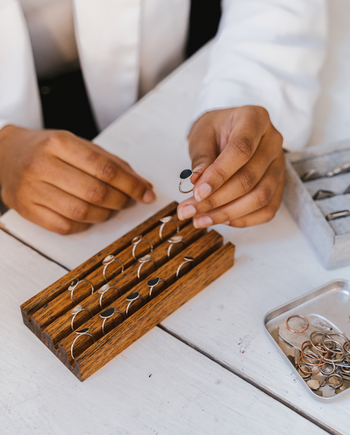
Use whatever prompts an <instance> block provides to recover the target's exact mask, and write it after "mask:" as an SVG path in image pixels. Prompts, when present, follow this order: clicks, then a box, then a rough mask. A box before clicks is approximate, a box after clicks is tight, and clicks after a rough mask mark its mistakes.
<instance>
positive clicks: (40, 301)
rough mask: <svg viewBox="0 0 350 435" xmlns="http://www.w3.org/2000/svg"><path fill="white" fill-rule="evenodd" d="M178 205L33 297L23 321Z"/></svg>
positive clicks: (137, 228) (169, 208)
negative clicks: (74, 280)
mask: <svg viewBox="0 0 350 435" xmlns="http://www.w3.org/2000/svg"><path fill="white" fill-rule="evenodd" d="M176 207H177V203H176V202H173V203H171V204H169V205H167V206H166V207H164V208H162V210H160V211H159V212H158V213H156V214H155V215H153V216H151V217H150V218H149V219H147V220H146V221H145V222H143V223H141V224H140V225H138V226H137V227H136V228H134V229H132V230H131V231H129V232H128V233H127V234H125V235H124V236H123V237H121V238H120V239H118V240H117V241H115V242H114V243H112V244H110V245H109V246H107V247H106V248H104V249H102V250H101V251H100V252H98V253H97V254H95V255H94V256H93V257H91V258H89V259H88V260H86V261H85V262H84V263H82V264H81V265H80V266H78V267H77V268H75V269H74V270H72V271H71V272H69V273H67V274H66V275H65V281H64V282H62V279H59V280H58V281H56V282H54V283H53V284H51V285H50V286H49V287H48V288H46V289H45V290H43V291H42V292H40V293H38V294H37V295H35V296H33V297H32V298H31V299H29V300H28V301H27V302H25V303H24V304H22V305H21V309H22V313H23V315H24V317H23V321H24V322H25V323H26V322H28V320H29V319H30V315H31V313H32V312H33V311H34V310H38V308H40V307H42V306H43V305H45V304H46V303H48V302H49V301H50V300H52V299H53V298H55V297H57V295H58V294H60V293H62V292H63V291H65V290H66V289H67V288H68V286H69V284H70V283H71V282H72V281H73V279H75V278H78V279H81V278H82V277H83V276H85V275H86V274H88V273H89V272H90V271H92V270H93V269H94V268H95V267H96V266H97V265H98V264H100V263H101V261H102V260H103V259H104V258H105V257H106V256H107V255H109V254H113V255H116V254H117V253H119V252H120V251H122V250H123V249H125V248H127V247H128V246H129V244H130V240H132V239H133V238H134V237H135V236H137V235H139V234H143V233H146V232H149V231H150V230H151V229H153V228H154V227H155V226H156V225H158V223H159V219H160V218H162V217H164V216H168V215H172V214H174V212H175V211H176Z"/></svg>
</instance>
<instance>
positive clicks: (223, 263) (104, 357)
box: [60, 243, 235, 381]
mask: <svg viewBox="0 0 350 435" xmlns="http://www.w3.org/2000/svg"><path fill="white" fill-rule="evenodd" d="M234 251H235V248H234V245H232V244H231V243H227V244H226V245H225V246H223V247H222V248H220V249H218V250H217V251H215V252H214V253H213V254H212V255H210V257H208V258H207V259H205V260H204V261H203V262H201V263H200V264H198V265H197V266H196V267H195V268H194V269H193V270H191V271H189V272H188V273H187V274H186V275H184V276H183V277H182V278H180V279H179V280H178V281H176V282H175V283H174V284H173V285H171V286H170V287H168V288H166V289H165V290H164V291H163V292H162V293H161V294H160V295H158V296H157V297H156V298H155V299H152V300H151V301H150V302H149V303H148V304H146V305H145V306H144V307H142V308H141V309H139V310H138V311H137V312H136V313H134V314H133V315H132V316H130V317H129V318H128V319H126V320H125V321H124V322H123V323H121V324H120V325H119V326H117V327H116V328H114V329H113V330H112V331H111V332H109V333H108V334H106V335H105V336H104V337H102V338H101V339H100V340H98V341H97V342H96V343H95V344H94V345H92V346H90V347H89V348H88V349H87V350H85V351H84V352H83V353H82V354H81V355H80V356H79V357H78V358H77V359H76V362H75V365H76V370H75V375H76V376H77V377H78V378H79V379H80V380H81V381H84V380H85V379H87V378H88V377H89V376H91V375H92V374H93V373H95V372H96V371H97V370H98V369H99V368H101V367H102V366H104V365H105V364H106V363H107V362H108V361H110V360H111V359H113V358H114V357H115V356H116V355H118V354H119V353H120V352H122V351H123V350H124V349H126V348H127V347H128V346H130V345H131V344H132V343H134V342H135V341H136V340H137V339H139V338H140V337H142V336H143V335H144V334H145V333H146V332H148V331H149V330H150V329H152V328H153V327H154V326H156V325H158V324H159V323H160V322H161V321H162V320H164V319H165V318H166V317H167V316H169V315H170V314H171V313H173V312H174V311H175V310H177V309H178V308H179V307H180V306H181V305H183V304H184V303H185V302H187V301H188V300H190V299H191V298H192V297H193V296H195V295H196V294H197V293H199V292H200V291H201V290H203V289H204V288H205V287H206V286H208V285H209V284H210V283H211V282H213V281H214V280H215V279H216V278H218V277H219V276H220V275H222V274H223V273H224V272H226V270H228V269H229V268H230V267H232V265H233V257H234ZM60 353H63V354H65V357H64V358H66V359H68V355H67V353H66V352H64V351H62V352H60Z"/></svg>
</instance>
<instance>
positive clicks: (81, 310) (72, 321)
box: [70, 305, 93, 332]
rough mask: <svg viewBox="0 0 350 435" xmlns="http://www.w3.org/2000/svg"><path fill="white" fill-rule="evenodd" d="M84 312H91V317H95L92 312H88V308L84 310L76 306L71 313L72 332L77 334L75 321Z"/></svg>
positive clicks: (80, 306)
mask: <svg viewBox="0 0 350 435" xmlns="http://www.w3.org/2000/svg"><path fill="white" fill-rule="evenodd" d="M83 311H87V312H89V313H90V315H91V317H93V314H92V312H91V311H90V310H88V309H87V308H83V306H82V305H76V306H75V307H74V308H73V309H72V311H71V315H72V316H73V317H72V320H71V322H70V327H71V328H72V331H73V332H75V330H74V320H75V318H76V316H77V315H78V314H79V313H82V312H83Z"/></svg>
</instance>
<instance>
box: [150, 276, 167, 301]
mask: <svg viewBox="0 0 350 435" xmlns="http://www.w3.org/2000/svg"><path fill="white" fill-rule="evenodd" d="M161 282H164V283H165V284H166V285H167V284H168V283H167V281H166V280H165V279H162V278H153V279H150V280H149V281H148V282H147V285H148V287H149V293H148V295H149V298H150V299H152V292H153V289H154V287H156V286H157V285H158V284H159V283H161Z"/></svg>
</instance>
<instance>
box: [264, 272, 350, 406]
mask: <svg viewBox="0 0 350 435" xmlns="http://www.w3.org/2000/svg"><path fill="white" fill-rule="evenodd" d="M293 314H301V315H303V316H305V317H306V318H307V319H308V320H309V323H310V326H309V328H308V330H309V331H308V330H306V331H305V332H304V333H302V334H299V333H298V334H292V335H293V336H294V337H296V338H294V337H293V340H294V341H296V343H293V345H295V346H296V347H298V345H299V343H300V341H302V340H303V341H305V340H306V339H307V338H303V337H306V335H307V334H308V335H310V331H312V330H314V329H315V328H317V329H319V330H323V331H325V332H327V331H329V330H330V329H332V332H342V333H343V334H345V335H346V336H347V337H348V338H350V281H347V280H342V279H338V280H335V281H331V282H329V283H328V284H325V285H323V286H321V287H319V288H317V289H315V290H312V291H311V292H309V293H306V294H305V295H303V296H300V297H299V298H296V299H294V300H292V301H290V302H288V303H287V304H284V305H281V306H280V307H278V308H275V309H274V310H272V311H269V312H268V313H267V314H266V315H265V317H264V329H265V330H266V332H267V334H268V336H269V337H270V339H271V340H272V341H273V343H274V344H275V346H276V347H277V348H278V349H279V351H280V352H281V354H282V355H283V357H284V358H285V360H286V361H288V363H289V364H292V365H293V368H294V370H295V372H296V375H297V377H298V378H299V379H300V381H301V382H302V384H303V385H304V387H305V388H306V389H307V391H308V392H309V393H310V394H311V395H312V397H314V398H316V399H318V400H320V401H322V402H325V401H333V400H335V399H337V398H339V397H343V396H344V395H345V394H347V393H349V392H350V388H347V389H344V390H340V391H337V390H332V389H331V388H329V387H328V386H326V387H323V388H322V389H321V390H319V391H313V390H312V389H311V388H310V387H309V386H308V385H307V383H306V382H305V381H304V379H303V378H302V377H301V375H300V374H299V372H298V370H297V369H296V367H295V365H294V363H293V360H295V357H296V355H297V353H294V357H293V355H292V353H293V352H292V350H294V348H291V347H289V346H288V344H287V343H286V341H285V340H286V339H287V341H288V339H289V338H290V337H286V335H285V330H284V329H283V327H284V325H285V324H286V320H287V318H288V317H289V316H291V315H293ZM280 328H281V329H280ZM298 329H299V328H298ZM300 329H301V328H300ZM281 333H282V336H283V338H281V337H280V335H279V334H281ZM290 334H291V333H290ZM303 334H304V336H303ZM297 342H299V343H297ZM282 348H284V350H282ZM285 352H286V353H288V352H289V356H287V354H286V353H285ZM294 352H295V351H294ZM349 385H350V381H349ZM332 391H333V393H334V391H335V392H336V393H335V394H334V395H331V393H332ZM320 393H322V395H320Z"/></svg>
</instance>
